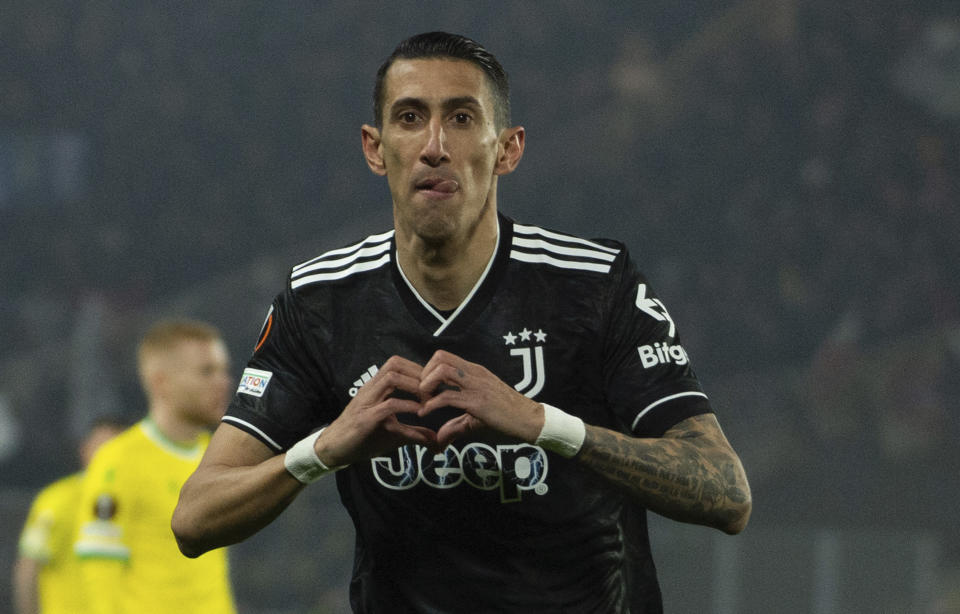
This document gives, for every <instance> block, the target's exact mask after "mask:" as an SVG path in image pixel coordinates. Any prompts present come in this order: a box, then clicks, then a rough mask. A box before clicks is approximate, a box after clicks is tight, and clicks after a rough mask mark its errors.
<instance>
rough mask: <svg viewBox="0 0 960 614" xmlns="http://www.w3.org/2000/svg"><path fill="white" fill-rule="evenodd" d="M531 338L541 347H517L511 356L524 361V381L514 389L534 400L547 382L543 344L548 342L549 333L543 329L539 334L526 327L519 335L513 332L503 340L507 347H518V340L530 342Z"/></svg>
mask: <svg viewBox="0 0 960 614" xmlns="http://www.w3.org/2000/svg"><path fill="white" fill-rule="evenodd" d="M531 336H532V337H533V339H532V340H533V341H534V343H538V344H540V345H535V346H533V347H515V348H512V349H511V350H510V355H511V356H519V357H520V359H521V360H522V361H523V379H521V380H520V381H519V382H517V383H516V384H514V386H513V387H514V388H516V389H517V392H521V393H523V395H524V396H526V397H530V398H531V399H532V398H533V397H535V396H536V395H537V394H538V393H539V392H540V391H541V390H543V385H544V384H545V383H546V381H547V372H546V371H545V370H544V368H543V344H544V343H546V341H547V333H545V332H543V329H537V332H533V331H532V330H529V329H528V328H527V327H526V326H524V327H523V330H521V331H520V332H519V334H516V335H514V334H513V331H509V332H507V334H506V335H504V336H503V340H504V344H505V345H516V344H517V339H519V340H520V342H529V341H531Z"/></svg>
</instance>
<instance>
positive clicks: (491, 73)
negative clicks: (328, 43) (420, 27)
mask: <svg viewBox="0 0 960 614" xmlns="http://www.w3.org/2000/svg"><path fill="white" fill-rule="evenodd" d="M418 58H450V59H455V60H466V61H468V62H471V63H473V64H474V65H476V66H477V67H479V68H480V70H482V71H483V73H484V74H485V75H486V76H487V81H488V82H489V84H490V89H491V91H492V92H493V99H494V100H493V102H494V106H495V107H496V108H495V109H494V113H495V117H494V121H495V122H496V125H497V128H500V129H503V128H506V127H507V126H509V125H510V82H509V80H508V78H507V72H506V71H505V70H504V69H503V66H501V65H500V62H498V61H497V58H495V57H494V56H493V54H492V53H490V52H489V51H487V50H486V49H484V47H483V45H481V44H480V43H478V42H476V41H474V40H471V39H469V38H467V37H466V36H461V35H459V34H449V33H447V32H425V33H423V34H417V35H416V36H411V37H410V38H408V39H406V40H404V41H402V42H401V43H400V44H399V45H397V48H396V49H394V50H393V53H391V54H390V57H388V58H387V59H386V60H385V61H384V62H383V64H381V65H380V69H379V70H377V81H376V83H375V84H374V86H373V118H374V122H375V123H376V125H377V127H378V128H381V127H383V87H384V79H385V78H386V76H387V71H388V70H390V67H391V66H392V65H393V63H394V61H395V60H398V59H403V60H413V59H418Z"/></svg>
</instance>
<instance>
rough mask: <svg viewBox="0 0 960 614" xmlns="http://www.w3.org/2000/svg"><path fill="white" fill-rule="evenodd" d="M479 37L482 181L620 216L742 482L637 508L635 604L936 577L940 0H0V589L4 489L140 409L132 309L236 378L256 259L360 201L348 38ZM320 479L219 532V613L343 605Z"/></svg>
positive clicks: (373, 199) (257, 286)
mask: <svg viewBox="0 0 960 614" xmlns="http://www.w3.org/2000/svg"><path fill="white" fill-rule="evenodd" d="M434 29H444V30H448V31H453V32H459V33H463V34H466V35H468V36H470V37H472V38H475V39H477V40H478V41H480V42H481V43H483V44H484V45H485V46H487V47H488V48H489V49H490V50H491V51H492V52H493V53H494V54H496V55H497V56H498V58H499V59H500V60H501V62H502V63H503V64H504V66H505V67H506V68H507V70H508V72H509V73H510V75H511V79H512V87H513V105H514V122H515V123H517V124H521V125H524V126H525V127H526V129H527V150H526V154H525V157H524V160H523V163H522V164H521V166H520V168H519V170H518V172H516V173H514V174H513V175H510V176H509V177H507V178H506V179H504V180H503V181H501V184H500V186H501V197H500V207H501V210H503V211H504V212H506V213H507V214H509V215H511V216H513V217H515V218H517V219H518V220H520V221H524V222H532V223H537V224H540V225H543V226H547V227H553V228H556V229H559V230H566V231H571V232H575V233H577V234H580V235H584V236H612V237H615V238H619V239H621V240H623V241H625V242H626V243H627V244H628V245H629V247H630V249H631V251H632V253H633V255H634V257H635V259H636V260H637V261H638V263H639V265H640V267H641V269H642V270H644V271H645V272H646V274H647V275H648V276H649V277H650V279H651V280H652V283H653V285H654V286H655V288H656V290H657V292H658V293H659V295H660V296H661V297H663V299H664V301H665V303H666V304H667V306H668V308H669V309H670V311H671V314H672V315H673V317H674V319H675V320H676V321H677V322H678V326H679V331H680V334H681V337H682V339H683V341H684V346H685V347H686V348H687V350H688V352H689V354H690V355H691V358H692V361H693V364H694V366H695V368H696V369H697V372H698V374H699V375H700V378H701V380H702V382H703V385H704V387H705V389H706V390H707V392H708V393H709V394H710V395H711V398H712V399H713V402H714V406H715V407H716V409H717V413H718V414H719V416H720V420H721V423H722V424H723V426H724V429H725V430H726V432H727V435H728V437H729V438H730V440H731V441H732V443H733V445H734V446H735V448H736V449H737V450H738V451H739V452H740V454H741V456H742V458H743V460H744V464H745V466H746V468H747V472H748V475H749V477H750V480H751V484H752V487H753V493H754V512H753V518H752V521H751V525H750V527H749V528H748V529H747V531H746V532H745V533H744V534H742V535H740V536H738V537H735V538H730V537H726V536H724V535H722V534H720V533H717V532H714V531H711V530H709V529H705V528H701V527H692V526H685V525H679V524H676V523H672V522H667V521H664V520H662V519H658V518H654V519H652V520H651V522H652V524H651V532H652V539H653V547H654V556H655V558H656V560H657V562H658V567H659V570H660V575H661V583H662V585H663V591H664V599H665V604H666V608H667V611H668V612H704V613H707V612H717V613H720V612H722V613H735V612H736V613H740V612H756V613H769V612H798V613H802V612H812V613H818V614H820V613H836V614H841V613H852V612H870V613H875V612H911V613H914V612H916V613H938V614H940V613H946V612H960V532H958V529H957V522H956V517H957V513H958V510H960V486H958V484H960V479H958V478H960V445H958V441H960V401H958V398H960V378H958V367H960V206H958V197H960V8H958V5H957V3H956V2H935V1H928V0H911V1H909V2H906V1H896V0H891V1H883V2H867V1H864V0H861V1H856V0H766V1H759V0H756V1H754V0H742V1H732V0H731V1H727V2H723V1H717V0H713V1H710V0H685V1H683V2H648V3H626V2H611V3H609V5H605V3H588V4H584V3H583V2H581V1H579V0H577V1H573V0H560V1H555V2H551V3H533V2H506V1H491V2H480V1H477V2H471V3H451V2H417V3H409V2H394V3H389V4H383V5H381V4H380V3H374V2H367V1H361V2H307V1H305V0H289V1H286V2H277V3H272V2H250V1H246V0H243V1H237V0H230V1H226V0H210V1H207V2H198V3H193V2H166V3H131V2H120V1H117V0H85V1H76V2H67V1H64V0H59V1H57V0H5V1H4V2H3V8H2V10H0V220H2V222H0V575H2V577H3V578H4V579H3V581H2V582H0V611H8V610H9V609H10V607H11V606H10V605H9V604H10V589H9V582H8V581H7V580H6V579H7V578H9V570H10V564H11V562H12V560H13V558H14V556H15V548H16V540H17V535H18V532H19V530H20V527H21V525H22V522H23V520H24V517H25V515H26V510H27V506H28V504H29V502H30V499H31V497H32V496H33V494H34V493H35V492H36V490H37V489H38V488H39V487H40V486H42V485H44V484H46V483H47V482H49V481H51V480H52V479H54V478H56V477H59V476H61V475H63V474H65V473H67V472H70V471H73V470H74V469H75V468H76V460H75V457H74V455H73V452H72V451H73V449H74V442H75V439H76V436H77V435H78V433H79V432H80V429H81V428H82V426H83V425H84V424H85V423H86V422H87V421H88V420H89V419H90V418H91V417H94V416H97V415H100V414H112V413H120V414H123V415H125V416H126V417H128V418H129V419H130V420H135V419H137V418H139V417H140V416H141V415H142V414H143V412H144V411H145V407H144V402H143V397H142V395H141V393H140V391H139V387H138V383H137V380H136V375H135V365H134V348H135V344H136V342H137V340H138V338H139V336H140V335H141V334H142V332H143V331H144V329H145V328H146V326H147V325H148V324H149V323H150V322H152V321H153V320H154V319H155V318H157V317H161V316H170V315H187V316H192V317H197V318H202V319H206V320H209V321H211V322H213V323H214V324H216V325H217V326H218V327H220V328H221V329H222V330H223V331H224V333H225V335H226V338H227V341H228V343H229V345H230V348H231V351H232V352H233V356H234V370H235V371H236V374H237V377H238V378H239V374H240V371H241V370H242V368H243V364H244V363H245V361H246V359H247V357H248V356H249V354H250V352H251V350H252V346H253V344H254V341H255V337H256V335H257V332H258V331H259V328H260V325H261V323H262V321H263V317H264V315H265V314H266V310H267V307H268V306H269V303H270V301H271V300H272V298H273V295H274V294H275V293H276V292H278V291H280V290H281V288H282V286H283V283H284V277H285V275H286V271H287V269H288V268H289V267H290V266H291V265H293V264H296V263H298V262H301V261H303V260H306V259H308V258H310V257H312V256H315V255H317V254H319V253H321V252H323V251H325V250H327V249H331V248H334V247H338V246H341V245H343V244H346V243H347V242H349V241H352V240H355V239H359V238H361V237H363V236H366V235H367V234H371V233H373V232H379V231H382V230H385V229H387V228H388V227H389V225H390V222H391V220H390V203H389V201H388V192H387V188H386V184H385V182H384V181H383V180H382V179H380V178H378V177H375V176H374V175H372V174H371V173H370V172H369V171H368V170H367V168H366V166H365V164H364V162H363V160H362V157H361V155H360V147H359V145H360V130H359V126H360V125H361V124H362V123H364V122H367V121H370V119H371V111H370V110H369V109H370V107H371V104H370V92H371V89H372V84H373V76H374V73H375V71H376V68H377V66H378V65H379V64H380V62H381V61H382V60H383V58H384V57H385V56H386V55H388V54H389V53H390V51H391V50H392V48H393V47H394V45H395V44H396V43H397V42H398V41H399V40H401V39H402V38H405V37H407V36H409V35H411V34H414V33H417V32H421V31H427V30H434ZM352 540H353V534H352V527H351V526H350V524H349V521H348V519H347V517H346V514H345V512H344V511H343V510H342V509H341V507H340V505H339V502H338V500H337V497H336V493H335V489H334V487H333V481H332V480H331V481H330V482H320V483H318V484H316V485H314V486H311V488H310V489H307V490H306V491H305V492H304V494H303V495H302V496H301V498H300V499H299V500H297V501H296V502H295V503H294V504H293V506H292V507H291V508H290V509H289V510H288V511H287V512H286V513H285V514H284V515H283V516H282V517H281V518H280V519H279V520H278V521H276V522H275V523H274V524H273V525H272V526H270V527H269V528H268V529H266V530H265V531H264V532H262V533H260V534H258V535H257V536H255V537H253V538H251V539H250V540H248V541H247V542H246V543H244V544H241V545H239V546H237V547H235V548H233V549H232V550H233V552H232V561H233V575H234V583H235V587H236V592H237V595H238V600H239V602H240V605H241V611H242V613H244V614H267V613H273V614H279V613H290V614H294V613H323V612H334V613H337V612H344V611H346V609H347V606H346V591H347V588H346V587H347V582H348V579H349V575H350V565H351V561H352V555H353V541H352Z"/></svg>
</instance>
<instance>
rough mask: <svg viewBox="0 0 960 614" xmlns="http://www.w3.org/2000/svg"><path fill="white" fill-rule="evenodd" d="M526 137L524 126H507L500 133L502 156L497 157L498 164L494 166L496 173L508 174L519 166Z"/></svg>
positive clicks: (500, 151)
mask: <svg viewBox="0 0 960 614" xmlns="http://www.w3.org/2000/svg"><path fill="white" fill-rule="evenodd" d="M525 137H526V131H525V130H524V129H523V126H514V127H513V128H507V129H506V130H504V131H503V132H501V133H500V148H499V153H500V156H499V157H498V158H497V165H496V166H495V167H494V168H493V172H494V174H497V175H506V174H508V173H512V172H513V169H515V168H517V165H518V164H520V158H522V157H523V146H524V143H525V142H526V141H525Z"/></svg>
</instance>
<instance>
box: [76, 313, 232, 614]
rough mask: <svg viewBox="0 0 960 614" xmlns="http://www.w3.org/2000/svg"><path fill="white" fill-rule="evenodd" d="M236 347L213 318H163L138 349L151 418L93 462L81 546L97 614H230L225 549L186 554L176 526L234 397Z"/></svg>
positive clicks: (82, 505) (83, 503) (82, 507)
mask: <svg viewBox="0 0 960 614" xmlns="http://www.w3.org/2000/svg"><path fill="white" fill-rule="evenodd" d="M228 360H229V359H228V353H227V348H226V345H225V344H224V342H223V340H222V339H221V337H220V334H219V332H218V331H217V330H216V329H215V328H213V327H211V326H209V325H207V324H204V323H200V322H192V321H169V322H161V323H158V324H156V325H155V326H154V327H153V328H151V329H150V331H148V332H147V334H146V335H145V337H144V338H143V341H142V342H141V344H140V347H139V353H138V361H139V370H140V378H141V382H142V384H143V388H144V391H145V393H146V395H147V401H148V405H149V408H148V414H147V416H146V417H145V418H144V419H143V420H141V421H140V422H138V423H137V424H135V425H134V426H132V427H131V428H129V429H127V430H126V431H124V432H123V433H121V434H120V435H118V436H117V437H116V438H114V439H113V440H111V441H110V442H108V443H107V444H105V445H104V446H102V447H101V448H100V450H99V451H98V452H97V453H96V455H95V456H94V458H93V460H92V461H91V462H90V466H89V467H88V469H87V471H86V473H85V476H84V480H83V487H82V494H81V496H80V501H79V521H78V533H77V539H76V543H75V544H74V551H75V553H76V555H77V556H78V557H79V567H80V572H81V576H82V578H83V581H84V583H85V588H86V600H87V609H86V611H87V612H89V613H90V614H128V613H134V612H135V613H137V614H150V613H173V612H176V613H177V614H188V613H190V612H203V613H204V614H229V613H233V612H234V611H235V608H234V603H233V596H232V592H231V589H230V581H229V572H228V568H227V554H226V550H223V549H221V550H217V551H214V552H210V553H208V554H207V555H205V556H202V557H199V558H197V559H188V558H186V557H184V556H183V555H182V554H180V551H179V549H178V548H177V544H176V541H175V540H174V537H173V533H172V531H171V529H170V518H171V516H172V514H173V509H174V507H176V504H177V497H178V495H179V492H180V487H181V486H182V485H183V483H184V482H185V481H186V479H187V477H189V476H190V474H191V473H192V472H193V470H194V469H195V468H196V467H197V464H198V463H199V462H200V458H201V456H202V455H203V452H204V450H205V449H206V447H207V443H208V441H209V429H211V428H212V427H214V426H216V424H217V423H218V422H219V420H220V418H221V417H222V416H223V413H224V411H225V409H226V406H227V403H228V401H229V399H230V396H231V392H232V390H231V378H230V376H229V373H228Z"/></svg>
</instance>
